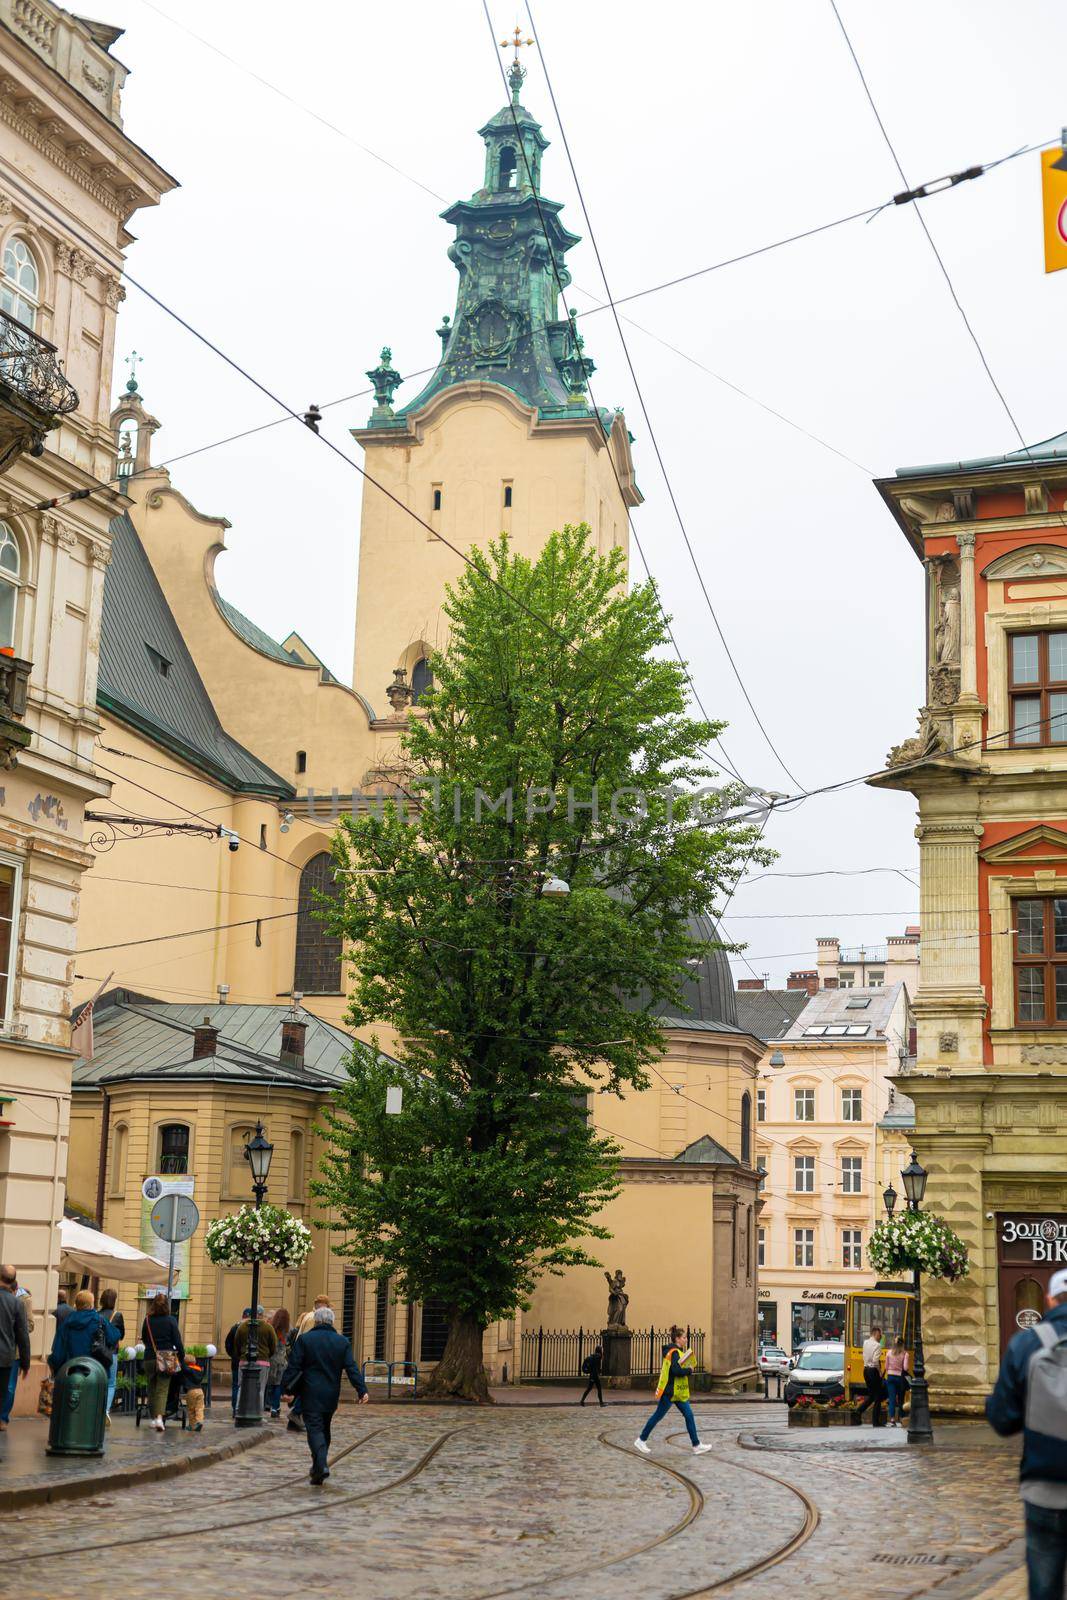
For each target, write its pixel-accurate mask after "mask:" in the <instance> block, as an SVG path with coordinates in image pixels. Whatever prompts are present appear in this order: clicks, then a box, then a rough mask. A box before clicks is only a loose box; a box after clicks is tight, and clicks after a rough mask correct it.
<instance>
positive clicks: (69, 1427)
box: [46, 1356, 107, 1456]
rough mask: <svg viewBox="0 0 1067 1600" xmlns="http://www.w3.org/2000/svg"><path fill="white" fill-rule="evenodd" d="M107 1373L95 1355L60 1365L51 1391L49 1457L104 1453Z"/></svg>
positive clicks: (80, 1357)
mask: <svg viewBox="0 0 1067 1600" xmlns="http://www.w3.org/2000/svg"><path fill="white" fill-rule="evenodd" d="M106 1405H107V1373H106V1372H105V1371H104V1369H103V1367H102V1366H101V1365H100V1363H99V1361H94V1360H93V1358H92V1356H74V1357H73V1358H72V1359H71V1360H70V1361H68V1362H66V1364H65V1365H64V1366H62V1367H60V1369H59V1371H58V1373H57V1374H56V1382H55V1388H54V1390H53V1391H52V1420H51V1422H50V1423H49V1427H48V1445H47V1452H46V1453H47V1454H48V1455H50V1456H102V1455H103V1453H104V1410H105V1407H106Z"/></svg>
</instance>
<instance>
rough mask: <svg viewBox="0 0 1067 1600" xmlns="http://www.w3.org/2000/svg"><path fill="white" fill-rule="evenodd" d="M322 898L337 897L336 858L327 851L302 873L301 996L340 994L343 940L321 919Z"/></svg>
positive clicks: (296, 979) (297, 972) (296, 975)
mask: <svg viewBox="0 0 1067 1600" xmlns="http://www.w3.org/2000/svg"><path fill="white" fill-rule="evenodd" d="M323 897H325V898H327V899H330V900H333V899H336V898H337V885H336V883H335V882H334V876H333V858H332V856H330V855H329V853H328V852H327V851H325V850H324V851H323V852H322V853H321V855H317V856H312V858H311V860H310V861H309V862H308V864H307V866H306V867H305V868H304V870H303V872H302V873H301V874H300V893H299V895H298V897H297V902H296V965H295V967H294V970H293V988H294V989H295V990H296V991H297V992H298V993H299V994H340V993H341V940H340V938H339V937H338V936H337V935H336V934H333V933H330V931H329V929H328V928H327V927H326V924H325V923H324V922H323V920H322V915H323V912H324V910H325V909H326V908H325V907H324V905H323V903H322V899H323Z"/></svg>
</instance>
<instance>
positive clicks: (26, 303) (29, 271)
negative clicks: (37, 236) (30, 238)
mask: <svg viewBox="0 0 1067 1600" xmlns="http://www.w3.org/2000/svg"><path fill="white" fill-rule="evenodd" d="M40 290H41V279H40V274H39V273H38V271H37V263H36V261H34V259H33V256H32V255H31V254H30V247H29V245H28V244H27V243H26V241H25V239H19V238H17V237H16V238H13V239H9V240H8V241H7V244H6V245H5V246H4V273H3V278H2V279H0V311H6V312H7V314H8V316H9V317H14V319H15V321H16V322H21V323H22V325H23V327H25V328H34V327H36V326H37V310H38V307H39V305H40Z"/></svg>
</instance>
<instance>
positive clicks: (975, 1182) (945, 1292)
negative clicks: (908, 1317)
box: [914, 1084, 997, 1412]
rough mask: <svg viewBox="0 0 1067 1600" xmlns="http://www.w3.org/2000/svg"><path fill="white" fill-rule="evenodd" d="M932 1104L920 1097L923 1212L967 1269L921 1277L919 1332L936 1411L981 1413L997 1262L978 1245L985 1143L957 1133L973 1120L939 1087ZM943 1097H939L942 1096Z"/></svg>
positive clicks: (973, 1132) (970, 1133)
mask: <svg viewBox="0 0 1067 1600" xmlns="http://www.w3.org/2000/svg"><path fill="white" fill-rule="evenodd" d="M934 1093H935V1094H937V1095H938V1098H937V1101H936V1103H935V1104H931V1103H930V1101H929V1100H928V1098H927V1095H926V1094H922V1095H921V1098H919V1097H917V1106H916V1111H917V1122H918V1126H917V1127H916V1130H915V1140H914V1143H915V1149H916V1154H917V1155H918V1157H919V1160H920V1161H921V1162H922V1163H923V1165H924V1166H925V1167H926V1168H927V1169H928V1171H929V1174H930V1180H929V1185H928V1188H927V1191H926V1200H925V1205H924V1209H925V1210H928V1211H931V1212H933V1213H934V1214H935V1215H937V1216H940V1217H943V1218H944V1220H945V1221H946V1222H947V1223H948V1225H949V1227H951V1228H952V1229H954V1231H955V1232H956V1233H958V1234H959V1236H960V1238H961V1239H962V1240H963V1242H964V1244H965V1245H966V1246H967V1252H968V1255H969V1256H970V1260H971V1270H970V1273H969V1274H968V1276H967V1277H966V1278H963V1279H961V1280H960V1281H959V1282H958V1283H947V1282H945V1281H943V1280H941V1279H937V1278H924V1279H923V1286H922V1292H923V1333H924V1343H925V1347H926V1359H927V1374H928V1376H929V1380H930V1387H931V1403H932V1405H933V1407H934V1409H935V1411H966V1412H971V1411H980V1410H981V1408H982V1405H983V1403H984V1399H985V1396H986V1395H987V1394H988V1392H989V1388H990V1379H991V1374H990V1370H989V1344H990V1328H991V1327H992V1330H993V1333H992V1339H993V1344H994V1348H995V1343H996V1337H997V1334H996V1328H997V1311H996V1294H997V1268H996V1256H995V1253H994V1255H993V1259H992V1260H989V1259H987V1254H986V1251H985V1249H984V1240H983V1231H982V1230H983V1217H984V1196H983V1169H984V1164H985V1159H986V1154H987V1151H988V1147H989V1140H988V1138H987V1137H986V1136H984V1135H983V1134H982V1133H981V1132H980V1131H978V1129H977V1128H974V1129H967V1130H966V1131H960V1132H956V1131H955V1124H956V1121H957V1118H958V1119H959V1120H961V1121H963V1122H964V1123H966V1122H967V1121H970V1120H972V1119H971V1117H970V1116H969V1110H970V1107H969V1105H968V1104H967V1103H963V1104H960V1103H958V1102H956V1101H954V1100H953V1097H952V1092H951V1089H950V1087H949V1086H948V1085H947V1084H941V1085H939V1091H938V1090H935V1091H934ZM941 1096H944V1098H941Z"/></svg>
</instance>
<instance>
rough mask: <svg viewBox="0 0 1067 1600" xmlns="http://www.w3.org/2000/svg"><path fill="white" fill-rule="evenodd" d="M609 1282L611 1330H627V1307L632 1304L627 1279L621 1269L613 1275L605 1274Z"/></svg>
mask: <svg viewBox="0 0 1067 1600" xmlns="http://www.w3.org/2000/svg"><path fill="white" fill-rule="evenodd" d="M604 1276H605V1278H606V1279H607V1280H608V1321H607V1325H608V1327H609V1328H625V1326H626V1307H627V1306H628V1305H629V1304H630V1296H629V1295H628V1294H627V1293H626V1279H625V1278H624V1277H623V1275H622V1271H621V1269H620V1270H618V1271H616V1272H614V1273H612V1272H605V1274H604Z"/></svg>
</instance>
